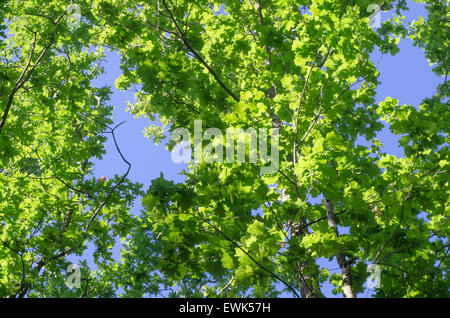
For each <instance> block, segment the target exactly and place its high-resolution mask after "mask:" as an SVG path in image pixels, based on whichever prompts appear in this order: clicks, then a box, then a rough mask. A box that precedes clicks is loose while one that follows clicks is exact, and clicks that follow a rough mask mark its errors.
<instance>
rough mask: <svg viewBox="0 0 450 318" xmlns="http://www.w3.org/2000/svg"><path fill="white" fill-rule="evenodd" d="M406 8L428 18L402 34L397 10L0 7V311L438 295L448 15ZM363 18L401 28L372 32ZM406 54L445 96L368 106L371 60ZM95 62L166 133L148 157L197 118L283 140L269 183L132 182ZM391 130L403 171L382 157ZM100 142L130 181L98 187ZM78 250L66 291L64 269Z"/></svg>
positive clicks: (188, 3) (308, 5) (190, 174)
mask: <svg viewBox="0 0 450 318" xmlns="http://www.w3.org/2000/svg"><path fill="white" fill-rule="evenodd" d="M417 2H424V3H425V4H426V9H427V13H428V16H427V18H426V19H423V18H421V17H420V18H419V19H418V20H416V21H414V22H412V23H409V24H408V23H405V22H404V20H403V19H402V12H404V10H407V7H408V3H407V1H406V0H397V1H383V0H379V1H375V0H374V1H371V0H345V1H343V0H242V1H236V0H224V1H205V0H196V1H193V0H177V1H173V0H152V1H138V0H125V1H117V0H109V1H101V0H92V1H83V0H80V1H76V3H75V4H76V5H77V6H79V8H80V14H81V21H80V23H79V25H77V27H75V28H74V27H71V26H70V20H68V17H69V14H70V12H69V10H68V6H69V4H70V3H69V2H67V3H66V2H64V1H56V0H52V1H47V2H46V4H45V5H41V4H40V2H39V1H37V0H27V1H17V0H6V1H0V18H1V19H2V21H3V24H4V26H2V27H1V28H0V47H1V51H2V54H1V56H0V76H1V88H0V116H1V117H0V224H1V226H0V246H1V249H0V296H2V297H55V296H56V297H115V296H126V297H143V296H150V297H151V296H158V295H161V294H164V295H169V296H171V297H243V296H244V297H245V296H250V297H277V296H280V295H288V296H293V297H304V298H310V297H323V296H324V293H323V290H322V287H323V285H324V284H325V282H329V283H331V284H332V285H333V286H334V290H333V293H335V294H341V295H343V296H344V297H355V296H356V295H357V294H358V293H362V292H364V291H365V288H367V287H366V285H365V284H364V283H365V282H366V280H367V279H368V277H369V275H370V273H369V272H368V270H367V269H368V266H369V265H370V264H374V265H377V266H379V268H380V269H381V276H380V278H381V281H380V284H379V285H378V287H376V288H375V294H374V295H375V296H376V297H448V296H449V292H448V287H449V285H448V268H449V262H448V258H447V254H448V251H449V245H448V233H449V226H448V216H449V212H450V208H449V203H450V199H449V167H450V159H449V147H448V141H449V137H448V131H449V123H450V112H449V110H448V106H449V105H448V97H449V85H448V83H447V75H448V69H449V62H448V46H449V34H448V33H449V32H448V24H449V21H448V17H449V7H448V2H447V1H446V0H423V1H417ZM371 4H377V5H379V6H380V7H381V9H383V10H388V9H395V11H396V16H395V18H393V19H389V20H386V21H382V22H383V23H382V25H381V27H380V28H378V29H374V28H373V27H372V25H371V23H370V19H369V16H370V13H371V12H370V10H368V7H369V5H371ZM400 38H409V39H411V40H412V41H413V43H414V45H416V46H418V47H420V48H422V49H423V50H424V52H425V56H426V58H427V59H428V60H429V61H430V64H432V68H433V71H434V72H435V73H436V75H437V76H439V77H440V78H441V79H442V84H440V85H439V86H438V87H436V91H435V92H430V97H429V98H426V99H424V100H423V101H422V102H420V103H419V104H417V105H400V104H399V102H398V100H397V99H396V98H395V96H385V98H384V101H383V102H380V103H376V102H375V97H376V89H377V86H378V85H379V79H378V78H379V71H378V70H377V66H376V64H375V63H374V62H373V61H372V59H371V55H370V54H371V53H372V52H374V50H379V51H380V52H381V53H382V54H392V55H395V54H396V53H397V52H398V51H399V48H398V43H399V40H400ZM105 50H114V51H116V52H118V53H119V54H120V57H121V64H120V67H121V69H122V75H120V77H118V78H117V79H115V85H116V87H117V88H118V89H122V90H127V89H130V88H131V87H138V91H137V93H136V100H135V102H134V103H133V104H130V106H129V108H128V109H129V111H130V112H131V113H132V114H134V115H137V116H144V117H147V118H149V119H150V120H152V121H153V120H155V119H159V120H160V122H161V124H160V125H154V126H150V127H149V128H148V129H147V130H146V132H145V134H146V135H147V136H148V137H149V138H152V139H153V140H154V141H155V142H156V143H158V142H161V141H163V140H164V139H165V137H166V136H165V132H166V131H169V132H173V131H174V130H175V129H177V128H187V129H188V130H189V131H190V132H191V136H194V133H193V131H194V121H195V120H201V121H202V125H203V129H204V130H206V129H208V128H218V129H220V130H222V131H225V130H226V129H227V128H229V127H240V128H243V129H247V128H255V129H258V128H266V129H271V128H272V129H273V128H277V129H279V135H278V138H279V143H278V151H279V164H278V165H277V167H276V171H274V172H273V173H267V174H266V173H261V168H262V167H264V166H265V165H267V164H266V163H265V162H256V163H254V162H244V163H242V162H234V163H229V162H212V163H208V162H195V161H194V160H192V161H191V162H190V165H189V167H188V168H187V169H186V170H185V171H183V174H184V176H185V179H186V181H185V182H183V183H174V182H173V181H170V180H166V179H165V178H164V176H163V175H162V174H161V176H160V177H159V178H157V179H154V180H152V181H151V185H150V186H149V188H148V189H143V186H142V185H141V184H139V183H136V182H133V181H132V180H130V179H129V178H128V172H129V171H130V169H131V168H132V163H130V162H129V161H128V160H127V158H126V154H124V153H122V151H121V149H120V144H118V143H117V141H116V138H115V134H120V124H114V123H113V120H112V118H111V114H112V107H113V106H112V105H109V103H108V102H109V101H110V97H109V96H110V95H111V90H110V88H109V87H108V86H105V87H101V88H98V87H95V86H94V85H93V80H94V79H95V78H97V77H98V76H99V75H100V74H102V72H103V71H104V69H103V64H102V63H103V59H104V57H105ZM111 84H112V83H111ZM384 126H388V127H389V129H390V131H391V132H392V133H393V134H395V135H398V136H401V138H400V141H399V143H400V146H401V148H402V150H403V152H404V156H403V157H401V158H398V157H396V156H394V155H391V154H388V153H384V152H382V150H381V149H382V146H383V144H382V141H381V140H378V139H377V137H376V136H377V132H379V131H380V130H381V129H382V128H383V127H384ZM107 136H111V137H112V138H113V141H114V145H115V148H116V151H117V152H118V154H119V155H120V158H121V159H122V165H120V166H117V171H118V174H117V175H116V176H115V177H114V178H112V179H109V180H105V179H104V178H102V179H97V178H95V177H94V174H93V165H92V160H93V159H94V158H102V156H103V155H104V153H105V150H104V144H105V141H106V139H107ZM361 137H363V138H364V139H365V143H364V145H361V143H358V142H357V139H358V138H361ZM272 138H273V136H272ZM192 139H193V137H192ZM217 142H219V143H220V142H221V141H220V140H218V141H217ZM175 144H176V141H174V140H170V141H168V142H167V145H168V149H169V150H172V149H173V148H174V146H175ZM272 151H273V149H272ZM247 154H248V155H249V149H247ZM140 196H142V205H143V207H144V208H143V210H142V211H141V213H140V215H132V214H131V213H130V208H131V206H132V205H133V202H135V200H137V198H138V197H140ZM119 239H120V240H121V241H122V243H123V247H122V249H121V257H120V259H115V258H114V257H112V253H111V251H112V248H113V247H114V246H116V245H117V244H118V242H117V241H118V240H119ZM88 246H93V247H94V249H95V252H94V255H93V260H92V261H90V260H88V259H85V260H83V262H82V263H81V286H80V287H79V288H70V287H69V286H67V285H66V284H65V282H66V278H67V275H66V270H67V267H68V265H69V263H70V262H69V261H68V259H67V258H68V257H69V256H71V255H77V256H82V255H83V253H84V252H85V251H86V249H87V247H88ZM322 258H327V259H329V260H335V261H336V262H337V264H338V266H339V271H338V272H337V273H330V272H329V271H328V270H327V269H326V268H321V267H320V266H319V264H318V260H319V259H322ZM93 264H95V270H94V269H93Z"/></svg>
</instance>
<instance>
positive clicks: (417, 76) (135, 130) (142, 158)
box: [94, 1, 442, 297]
mask: <svg viewBox="0 0 450 318" xmlns="http://www.w3.org/2000/svg"><path fill="white" fill-rule="evenodd" d="M409 5H410V7H411V10H410V11H409V12H407V13H405V15H406V18H407V19H406V20H407V21H412V20H414V19H416V18H417V17H418V16H419V15H422V16H424V17H425V13H426V11H425V9H424V7H423V5H420V4H417V3H415V2H413V1H409ZM391 15H392V12H382V13H381V21H384V20H386V19H388V18H389V17H390V16H391ZM372 57H373V61H378V59H379V57H380V54H379V53H377V52H375V53H373V55H372ZM119 65H120V58H119V56H118V55H117V54H116V53H115V52H107V56H106V59H105V64H104V67H105V74H104V75H102V76H101V77H100V78H99V79H98V80H97V81H96V82H95V85H96V86H104V85H108V86H110V87H111V89H112V91H113V95H112V98H111V101H109V104H110V105H113V106H114V113H113V119H114V122H115V123H116V124H117V123H120V122H122V121H126V122H125V124H123V125H122V126H121V127H120V128H118V129H117V131H116V138H117V141H118V144H119V146H120V148H121V151H122V153H123V155H124V156H125V158H126V159H127V160H128V161H129V162H131V164H132V168H131V172H130V174H129V179H130V180H132V181H133V182H140V183H142V184H144V188H143V189H144V190H147V189H148V186H149V185H150V183H151V180H152V179H155V178H157V177H159V175H160V173H161V172H162V173H163V174H164V176H165V178H166V179H170V180H174V181H175V182H182V181H183V180H184V177H182V176H180V175H179V173H180V172H181V171H182V170H183V169H185V168H186V166H187V165H186V164H175V163H173V162H172V159H171V155H170V153H169V152H168V151H167V150H166V149H165V147H164V142H163V143H161V144H160V145H159V146H156V145H155V144H154V143H153V142H152V141H151V140H150V139H147V138H145V137H144V135H143V130H144V128H145V127H148V126H150V125H151V124H153V122H151V121H150V120H149V119H145V118H135V117H133V116H132V115H131V114H129V113H127V112H126V111H125V109H126V105H127V103H126V102H127V101H133V99H134V92H132V91H126V92H123V91H117V89H116V88H115V86H114V81H115V79H116V78H117V77H118V76H119V75H120V74H121V70H120V67H119ZM378 70H379V71H380V77H379V80H380V82H381V84H380V85H379V86H378V89H377V98H376V101H377V102H379V101H383V100H384V99H385V98H386V97H387V96H390V97H392V98H396V99H398V100H399V102H400V104H412V105H414V106H418V105H419V103H420V102H421V101H422V100H423V99H424V98H426V97H430V96H432V95H433V94H434V93H435V90H436V86H437V85H438V83H440V82H442V80H440V79H438V78H437V77H436V76H435V74H434V73H433V72H432V71H431V67H430V66H429V63H428V61H427V60H426V58H425V56H424V54H423V51H422V50H420V49H419V48H417V47H414V46H413V45H412V41H411V40H409V39H402V40H401V41H400V52H399V53H398V54H397V55H395V56H391V55H385V56H383V57H382V58H381V60H380V63H379V64H378ZM155 124H157V123H155ZM378 139H380V140H381V142H382V143H383V144H384V147H383V151H384V152H386V153H390V154H393V155H396V156H398V157H401V156H402V155H403V152H402V149H400V148H399V145H398V142H397V140H398V138H397V137H395V136H393V135H392V134H391V133H390V132H389V129H388V128H384V129H383V130H382V131H381V132H380V133H379V134H378ZM106 150H107V154H106V155H105V156H104V158H103V159H102V160H96V161H95V167H94V169H95V175H96V176H97V177H100V176H102V175H104V176H105V177H106V178H111V177H112V176H113V175H115V174H122V173H123V172H125V171H126V168H127V166H126V165H125V164H124V163H123V162H122V160H121V158H120V157H119V154H118V153H117V151H116V149H115V147H114V144H113V142H112V138H109V140H108V142H107V144H106ZM140 209H141V204H140V200H137V201H136V202H135V205H134V207H133V208H132V213H133V214H135V215H137V214H139V213H140ZM114 254H115V255H117V256H118V250H117V249H116V250H115V253H114ZM320 265H321V266H325V267H327V268H329V269H330V272H336V269H337V268H338V266H337V264H336V262H328V261H326V260H325V261H320ZM331 269H334V270H333V271H332V270H331ZM337 271H338V272H340V270H337ZM331 289H332V288H331V287H330V286H329V285H326V286H324V289H323V291H324V293H325V295H326V296H328V297H335V296H334V295H333V294H332V293H331ZM358 296H359V297H367V296H370V292H369V293H365V294H364V295H358Z"/></svg>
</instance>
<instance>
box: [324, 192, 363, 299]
mask: <svg viewBox="0 0 450 318" xmlns="http://www.w3.org/2000/svg"><path fill="white" fill-rule="evenodd" d="M325 206H326V209H327V219H328V226H329V227H331V228H333V229H334V231H335V232H336V237H337V236H339V232H338V228H337V221H336V216H335V215H334V207H333V202H331V200H329V199H325ZM336 259H337V262H338V265H339V267H340V268H341V270H342V290H343V291H344V297H345V298H355V297H356V296H355V293H354V292H353V284H352V271H351V262H350V261H349V260H347V259H346V258H345V255H344V253H342V252H338V253H336Z"/></svg>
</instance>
